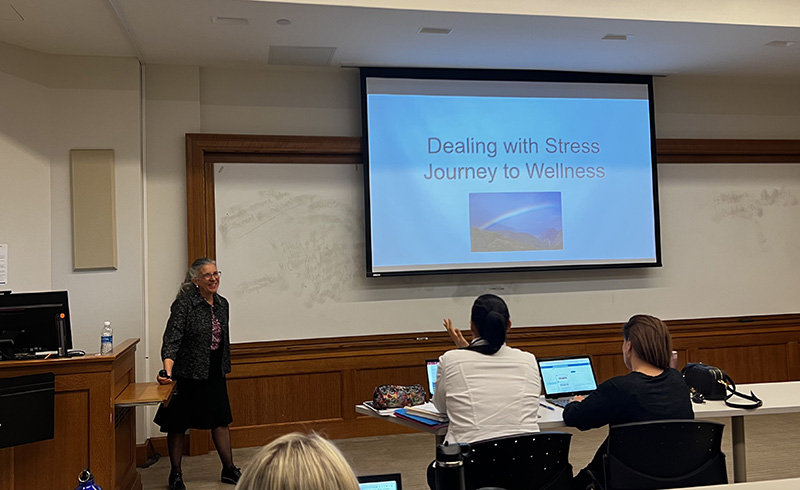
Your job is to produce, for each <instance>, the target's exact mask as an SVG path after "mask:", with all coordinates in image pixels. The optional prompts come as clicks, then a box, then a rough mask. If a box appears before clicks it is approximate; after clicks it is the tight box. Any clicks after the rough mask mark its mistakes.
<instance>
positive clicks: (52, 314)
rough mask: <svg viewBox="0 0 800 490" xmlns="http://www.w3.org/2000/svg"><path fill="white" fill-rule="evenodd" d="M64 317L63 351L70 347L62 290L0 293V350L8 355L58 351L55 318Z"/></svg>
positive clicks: (67, 319) (66, 303)
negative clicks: (62, 315)
mask: <svg viewBox="0 0 800 490" xmlns="http://www.w3.org/2000/svg"><path fill="white" fill-rule="evenodd" d="M62 313H63V314H64V342H65V344H66V345H65V346H63V349H64V352H66V350H67V349H71V348H72V329H71V327H70V314H69V298H68V296H67V292H66V291H45V292H35V293H4V294H0V348H1V349H2V350H3V352H4V356H3V357H4V358H5V357H7V355H8V353H9V352H11V353H12V354H16V353H30V354H35V353H37V352H49V351H58V350H59V347H60V346H59V333H58V327H57V322H56V320H57V318H58V317H59V316H60V315H61V314H62Z"/></svg>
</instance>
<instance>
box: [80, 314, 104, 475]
mask: <svg viewBox="0 0 800 490" xmlns="http://www.w3.org/2000/svg"><path fill="white" fill-rule="evenodd" d="M106 323H108V322H106ZM75 490H103V489H102V488H100V485H98V484H97V483H95V482H94V476H93V475H92V472H91V471H89V468H86V469H85V470H83V471H81V474H80V475H78V486H77V487H75Z"/></svg>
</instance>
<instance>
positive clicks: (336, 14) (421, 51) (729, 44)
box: [0, 0, 800, 81]
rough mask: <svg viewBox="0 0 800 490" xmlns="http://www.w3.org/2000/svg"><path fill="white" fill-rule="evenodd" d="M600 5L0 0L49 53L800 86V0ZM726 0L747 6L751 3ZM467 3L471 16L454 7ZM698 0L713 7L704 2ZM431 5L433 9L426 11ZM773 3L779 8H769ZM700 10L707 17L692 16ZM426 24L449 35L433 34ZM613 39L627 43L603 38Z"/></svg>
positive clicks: (16, 41)
mask: <svg viewBox="0 0 800 490" xmlns="http://www.w3.org/2000/svg"><path fill="white" fill-rule="evenodd" d="M307 1H313V0H307ZM604 1H605V3H606V4H608V5H609V6H610V7H611V6H615V5H616V7H617V11H616V12H614V11H613V10H611V9H608V13H606V14H604V15H605V17H602V18H601V17H600V16H599V14H598V13H597V12H595V11H597V10H598V9H597V5H598V4H602V3H604V2H600V1H599V0H580V1H577V2H576V3H578V4H581V3H583V4H584V5H587V6H588V5H591V6H592V7H587V10H583V11H582V12H587V11H589V10H592V14H591V15H592V17H588V16H584V17H580V16H576V15H577V14H575V13H573V12H574V11H576V10H579V9H576V7H575V5H574V4H571V3H570V2H564V4H566V5H567V6H570V7H571V9H570V10H568V7H567V6H564V7H562V8H561V10H559V9H558V8H556V7H553V6H549V8H547V9H545V8H543V7H542V8H540V9H539V11H541V12H546V13H547V14H546V15H541V14H535V13H531V9H530V8H528V6H530V5H533V4H535V3H536V2H533V1H531V2H522V1H520V0H502V1H501V0H495V1H494V3H492V2H489V1H487V0H472V1H470V2H467V1H463V2H457V1H453V0H450V1H442V0H438V1H437V0H430V1H429V2H421V1H407V0H406V1H405V2H404V1H403V0H397V1H396V2H394V3H392V2H389V1H387V0H373V1H371V2H361V3H362V4H367V3H369V4H371V5H382V4H392V5H393V7H394V8H369V7H363V6H336V5H310V4H301V3H292V2H290V3H277V2H267V1H259V0H68V1H65V0H0V41H2V42H5V43H8V44H12V45H15V46H20V47H24V48H28V49H32V50H35V51H39V52H43V53H49V54H61V55H97V56H123V57H137V58H139V59H140V60H141V61H142V62H143V63H146V64H189V65H199V66H203V67H243V66H248V67H259V66H267V65H284V64H289V65H316V66H320V65H329V66H334V67H336V66H425V67H432V66H437V67H469V68H512V69H548V70H570V71H596V72H619V73H642V74H654V75H670V74H682V75H716V76H763V77H771V78H776V79H787V80H798V81H800V6H798V2H797V0H762V1H759V2H756V1H753V0H750V2H751V5H752V6H753V7H751V8H757V9H758V10H757V11H754V12H753V15H748V12H747V11H742V8H738V9H737V10H736V11H735V12H733V11H732V12H729V13H728V12H722V14H729V15H728V16H727V18H728V19H729V20H725V16H724V15H720V11H719V5H720V3H719V1H712V0H694V1H693V2H691V5H693V6H695V7H694V10H692V11H688V12H686V11H685V10H680V8H681V6H686V5H688V4H687V2H686V1H685V0H674V1H673V2H666V4H667V5H669V4H675V7H676V9H675V12H676V13H675V14H674V15H671V14H670V12H669V11H665V10H664V9H663V5H664V4H665V3H664V2H648V1H646V0H640V4H642V5H647V4H661V5H662V7H661V11H660V14H659V15H650V16H649V17H648V15H647V12H644V13H642V14H641V15H638V16H637V17H638V18H620V17H622V15H620V10H619V7H620V5H622V4H625V5H628V6H630V5H631V3H630V2H629V1H627V0H613V1H612V0H604ZM727 1H728V2H733V3H737V5H739V6H741V5H743V2H745V1H746V0H727ZM626 2H627V3H626ZM764 2H766V3H764ZM318 3H332V2H331V1H328V2H325V1H323V0H319V1H318ZM459 3H463V4H465V5H466V6H467V7H465V8H464V9H462V10H473V11H453V10H457V8H454V7H453V5H458V4H459ZM545 3H547V2H546V1H539V2H538V4H540V6H541V5H543V4H545ZM704 3H705V4H707V8H705V9H702V8H697V7H696V6H697V5H702V4H704ZM350 4H351V5H353V4H358V0H351V1H350ZM404 4H405V5H404ZM425 4H427V5H430V6H431V7H430V9H426V10H421V8H425V7H420V5H425ZM408 5H411V6H416V7H417V8H416V9H414V8H407V6H408ZM481 5H482V7H481ZM490 5H491V6H490ZM765 5H766V6H767V7H770V6H772V7H773V10H771V11H767V12H766V13H764V12H763V10H764V8H765ZM493 6H501V7H503V9H502V10H500V9H498V8H493ZM622 6H624V5H622ZM434 7H435V8H437V9H438V10H432V8H434ZM478 8H482V9H483V10H482V12H475V10H477V9H478ZM715 9H716V10H715ZM781 9H783V10H781ZM795 11H796V13H794V12H795ZM493 12H504V13H493ZM559 13H561V14H560V15H559ZM756 13H759V15H756ZM637 14H638V11H637ZM581 15H587V14H581ZM611 16H616V17H617V18H608V17H611ZM628 17H634V16H628ZM665 17H666V18H668V20H663V19H664V18H665ZM648 18H651V19H661V20H645V19H648ZM692 18H694V19H702V20H703V22H691V21H688V20H686V19H692ZM676 19H677V20H676ZM742 19H756V20H755V23H754V22H750V21H749V22H747V23H745V22H743V20H742ZM278 21H281V22H280V23H279V22H278ZM285 21H288V24H287V25H281V24H286V22H285ZM422 28H435V29H442V30H447V29H450V30H451V31H450V33H449V34H437V33H429V34H426V33H421V32H420V29H422ZM606 35H612V36H616V37H620V36H628V39H627V40H614V39H612V40H603V39H602V38H603V37H604V36H606ZM776 41H777V42H778V43H777V44H778V45H777V46H776V45H775V44H776V43H775V42H776ZM770 43H772V45H771V44H770ZM792 43H794V44H792Z"/></svg>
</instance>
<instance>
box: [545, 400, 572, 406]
mask: <svg viewBox="0 0 800 490" xmlns="http://www.w3.org/2000/svg"><path fill="white" fill-rule="evenodd" d="M569 401H570V398H556V399H555V400H547V403H551V404H553V405H556V406H559V407H561V408H564V407H566V406H567V404H568V403H569Z"/></svg>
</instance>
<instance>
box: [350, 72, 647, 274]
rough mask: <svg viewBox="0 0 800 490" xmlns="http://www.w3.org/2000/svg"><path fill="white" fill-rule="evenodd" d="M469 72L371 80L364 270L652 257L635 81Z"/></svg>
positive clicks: (641, 92) (640, 103) (643, 107)
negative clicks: (481, 77) (476, 76)
mask: <svg viewBox="0 0 800 490" xmlns="http://www.w3.org/2000/svg"><path fill="white" fill-rule="evenodd" d="M369 80H371V79H369ZM475 83H478V82H475V81H469V82H467V81H457V82H455V81H452V80H450V81H438V80H397V79H391V80H389V81H387V80H383V79H379V80H376V81H375V82H374V83H373V85H374V86H372V87H371V88H370V92H369V93H368V95H367V99H366V100H367V109H368V110H367V134H368V145H369V146H368V160H369V161H368V165H369V166H368V173H367V174H368V182H367V190H368V210H369V222H368V228H369V230H370V236H369V237H368V240H369V245H370V246H371V250H370V252H371V253H370V256H371V267H372V272H375V273H380V272H403V271H425V270H459V269H490V268H495V267H499V268H503V267H512V268H513V267H523V268H524V267H529V266H572V265H581V266H586V265H588V266H594V265H609V264H611V265H613V264H626V265H627V264H652V263H655V262H656V261H657V242H656V236H657V232H656V224H657V221H656V209H655V205H656V202H655V194H654V192H655V190H654V189H655V186H654V165H653V160H652V146H651V125H650V103H649V100H648V91H647V86H646V85H642V86H633V87H627V86H617V85H615V84H607V85H602V84H568V86H561V85H558V84H554V83H544V84H541V86H538V85H536V84H532V83H530V82H526V83H522V82H480V83H483V84H484V85H481V86H480V87H478V88H476V87H475V86H474V85H472V84H475ZM368 87H369V84H368Z"/></svg>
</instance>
